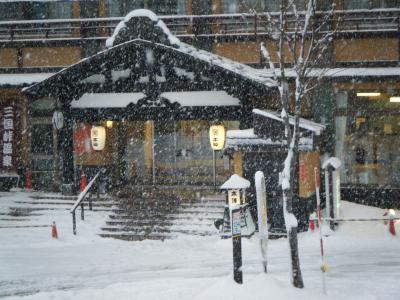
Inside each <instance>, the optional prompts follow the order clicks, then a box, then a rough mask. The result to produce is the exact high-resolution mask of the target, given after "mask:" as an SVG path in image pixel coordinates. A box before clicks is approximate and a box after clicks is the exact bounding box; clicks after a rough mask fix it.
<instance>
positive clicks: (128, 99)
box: [71, 93, 146, 108]
mask: <svg viewBox="0 0 400 300" xmlns="http://www.w3.org/2000/svg"><path fill="white" fill-rule="evenodd" d="M143 98H146V95H145V94H143V93H86V94H83V96H82V97H81V98H79V99H78V100H74V101H72V102H71V108H118V107H127V106H128V105H129V104H130V103H134V104H136V103H137V102H138V101H139V100H140V99H143Z"/></svg>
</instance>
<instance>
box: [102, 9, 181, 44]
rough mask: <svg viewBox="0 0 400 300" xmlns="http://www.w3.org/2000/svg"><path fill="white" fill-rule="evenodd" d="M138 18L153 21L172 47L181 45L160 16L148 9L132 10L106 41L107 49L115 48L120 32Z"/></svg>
mask: <svg viewBox="0 0 400 300" xmlns="http://www.w3.org/2000/svg"><path fill="white" fill-rule="evenodd" d="M137 17H146V18H149V19H150V20H152V21H153V22H154V23H156V24H155V26H157V27H159V28H160V29H161V30H162V31H163V32H164V34H165V35H166V36H167V38H168V40H169V42H170V43H171V45H175V46H178V45H179V44H180V40H179V39H178V38H177V37H176V36H174V35H173V34H172V33H171V32H170V31H169V29H168V27H167V26H166V25H165V23H164V22H163V21H162V20H160V19H159V18H158V16H157V15H156V14H155V13H154V12H152V11H151V10H148V9H135V10H132V11H131V12H130V13H128V14H127V15H126V16H125V18H124V19H123V20H122V21H121V22H119V23H118V25H117V27H116V28H115V30H114V32H113V34H112V36H111V37H110V38H108V39H107V40H106V47H112V46H114V41H115V38H116V37H117V36H118V34H119V32H120V31H121V30H122V29H123V28H126V27H127V26H126V24H127V23H129V21H130V20H131V19H132V18H137Z"/></svg>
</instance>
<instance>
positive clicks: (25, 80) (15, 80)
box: [0, 73, 53, 86]
mask: <svg viewBox="0 0 400 300" xmlns="http://www.w3.org/2000/svg"><path fill="white" fill-rule="evenodd" d="M52 75H53V73H27V74H0V86H5V85H9V86H20V85H28V84H33V83H36V82H40V81H42V80H45V79H47V78H49V77H50V76H52Z"/></svg>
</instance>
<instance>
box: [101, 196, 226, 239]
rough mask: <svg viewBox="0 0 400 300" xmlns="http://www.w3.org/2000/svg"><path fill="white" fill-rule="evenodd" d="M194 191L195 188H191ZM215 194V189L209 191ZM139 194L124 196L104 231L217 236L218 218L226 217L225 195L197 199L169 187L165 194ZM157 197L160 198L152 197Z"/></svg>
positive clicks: (113, 209) (156, 234)
mask: <svg viewBox="0 0 400 300" xmlns="http://www.w3.org/2000/svg"><path fill="white" fill-rule="evenodd" d="M191 192H192V193H193V190H192V191H191ZM209 192H210V193H212V190H211V191H209ZM137 195H138V197H135V198H131V199H121V200H120V201H119V204H118V205H116V206H115V207H113V208H112V214H111V215H110V216H109V218H108V220H107V221H106V222H105V223H106V224H105V226H104V227H103V228H102V232H101V234H100V235H101V236H104V235H102V234H103V233H105V234H107V235H106V236H107V237H108V236H109V233H110V232H112V233H114V234H115V235H113V236H112V237H118V234H119V233H123V235H122V237H123V239H127V240H129V239H128V238H127V236H128V235H129V234H131V235H135V236H137V235H144V236H147V235H149V236H151V237H152V238H154V237H156V236H159V234H160V233H163V235H161V236H162V238H164V236H165V235H168V236H169V237H176V236H178V235H179V234H191V235H200V236H207V235H214V234H217V233H218V231H217V230H216V228H215V226H214V221H215V220H216V219H219V218H221V217H222V216H223V213H224V206H225V196H224V195H216V196H215V195H212V196H207V197H198V199H197V200H195V199H193V198H192V199H190V200H186V199H182V198H180V197H178V196H177V195H176V190H175V191H174V193H171V190H167V191H166V192H165V193H162V191H161V190H160V189H158V190H156V191H146V193H144V192H143V193H138V194H137ZM153 196H155V197H156V198H151V197H153ZM144 238H145V237H140V238H138V237H132V239H131V240H138V239H139V240H141V239H144Z"/></svg>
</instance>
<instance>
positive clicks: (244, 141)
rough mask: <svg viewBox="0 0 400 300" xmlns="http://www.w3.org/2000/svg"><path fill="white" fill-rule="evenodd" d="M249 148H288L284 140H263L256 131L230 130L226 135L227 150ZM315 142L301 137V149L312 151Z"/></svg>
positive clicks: (251, 129)
mask: <svg viewBox="0 0 400 300" xmlns="http://www.w3.org/2000/svg"><path fill="white" fill-rule="evenodd" d="M247 146H279V147H283V146H286V141H284V140H272V139H271V138H261V137H259V136H257V135H256V134H255V133H254V129H253V128H250V129H242V130H228V131H227V133H226V143H225V147H224V148H225V149H234V150H239V149H241V148H243V147H247ZM312 148H313V140H312V138H309V137H300V139H299V149H300V150H304V151H306V150H312Z"/></svg>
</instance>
